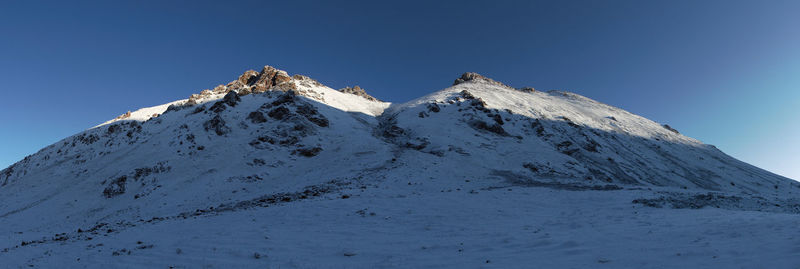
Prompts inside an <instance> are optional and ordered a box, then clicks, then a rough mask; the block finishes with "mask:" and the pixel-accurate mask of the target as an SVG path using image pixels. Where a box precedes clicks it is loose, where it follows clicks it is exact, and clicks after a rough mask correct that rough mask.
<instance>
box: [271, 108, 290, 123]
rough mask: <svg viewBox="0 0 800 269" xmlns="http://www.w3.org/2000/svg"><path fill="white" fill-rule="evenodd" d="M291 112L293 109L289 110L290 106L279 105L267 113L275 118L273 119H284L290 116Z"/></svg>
mask: <svg viewBox="0 0 800 269" xmlns="http://www.w3.org/2000/svg"><path fill="white" fill-rule="evenodd" d="M290 113H291V111H289V109H288V108H285V107H282V106H279V107H276V108H275V109H273V110H270V111H269V113H267V115H269V117H270V118H273V119H276V120H282V119H285V118H287V117H289V114H290Z"/></svg>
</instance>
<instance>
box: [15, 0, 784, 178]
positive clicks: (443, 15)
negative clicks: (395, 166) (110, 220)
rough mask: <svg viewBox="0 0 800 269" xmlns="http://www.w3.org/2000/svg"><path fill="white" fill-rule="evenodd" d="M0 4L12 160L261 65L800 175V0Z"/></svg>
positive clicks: (397, 97) (401, 97)
mask: <svg viewBox="0 0 800 269" xmlns="http://www.w3.org/2000/svg"><path fill="white" fill-rule="evenodd" d="M334 2H335V1H320V2H309V1H281V2H267V1H263V2H261V1H253V2H247V1H243V2H234V1H217V2H204V1H182V2H180V1H135V3H134V1H131V2H128V3H124V2H123V1H98V2H84V1H77V2H73V1H52V2H47V1H13V0H6V1H0V89H2V97H3V99H4V101H3V102H2V105H0V122H1V123H2V127H0V166H2V167H5V166H7V165H10V164H12V163H13V162H15V161H18V160H20V159H22V158H23V157H25V156H26V155H28V154H31V153H34V152H36V151H37V150H38V149H40V148H42V147H44V146H47V145H49V144H51V143H54V142H56V141H58V140H60V139H62V138H64V137H66V136H69V135H72V134H75V133H77V132H79V131H81V130H84V129H86V128H90V127H92V126H94V125H97V124H99V123H102V122H104V121H106V120H108V119H111V118H114V117H115V116H117V115H119V114H122V113H124V112H126V111H128V110H134V109H137V108H140V107H145V106H152V105H157V104H162V103H166V102H169V101H173V100H177V99H182V98H186V97H188V96H189V94H191V93H196V92H199V91H200V90H202V89H205V88H211V87H213V86H215V85H217V84H223V83H227V82H229V81H231V80H233V79H235V78H236V77H237V76H238V75H240V74H241V73H242V72H243V71H244V70H246V69H258V68H260V67H261V66H263V65H265V64H269V65H273V66H275V67H278V68H281V69H284V70H287V71H288V72H289V73H291V74H294V73H301V74H305V75H308V76H311V77H312V78H315V79H317V80H319V81H320V82H322V83H324V84H326V85H329V86H331V87H333V88H340V87H344V86H348V85H356V84H357V85H361V86H362V87H364V88H366V89H367V90H368V91H369V92H370V93H371V94H372V95H374V96H376V97H378V98H380V99H383V100H389V101H393V102H403V101H408V100H410V99H412V98H415V97H418V96H421V95H423V94H426V93H429V92H432V91H435V90H438V89H442V88H445V87H447V86H449V85H450V84H451V83H452V81H453V79H455V78H456V77H457V76H458V75H459V74H460V73H462V72H466V71H472V72H478V73H481V74H484V75H486V76H489V77H492V78H495V79H497V80H499V81H503V82H505V83H507V84H510V85H512V86H517V87H521V86H533V87H535V88H537V89H540V90H550V89H562V90H569V91H573V92H576V93H579V94H582V95H585V96H588V97H590V98H593V99H596V100H598V101H601V102H604V103H608V104H611V105H614V106H618V107H621V108H624V109H626V110H629V111H631V112H633V113H636V114H639V115H642V116H645V117H647V118H650V119H652V120H655V121H658V122H662V123H668V124H670V125H671V126H673V127H675V128H676V129H678V130H679V131H681V132H682V133H684V134H686V135H689V136H691V137H695V138H698V139H700V140H702V141H704V142H706V143H709V144H714V145H717V146H718V147H719V148H720V149H722V150H723V151H725V152H727V153H728V154H731V155H733V156H734V157H737V158H739V159H741V160H743V161H746V162H749V163H752V164H754V165H757V166H759V167H762V168H765V169H767V170H770V171H773V172H776V173H778V174H781V175H784V176H787V177H790V178H794V179H800V157H799V156H800V154H798V151H800V113H798V110H797V108H798V107H800V16H798V15H797V14H798V13H799V12H800V1H540V2H536V1H519V2H514V1H491V2H490V1H449V2H446V1H437V2H436V3H427V1H419V2H415V1H402V2H396V3H389V2H384V1H363V2H349V3H334Z"/></svg>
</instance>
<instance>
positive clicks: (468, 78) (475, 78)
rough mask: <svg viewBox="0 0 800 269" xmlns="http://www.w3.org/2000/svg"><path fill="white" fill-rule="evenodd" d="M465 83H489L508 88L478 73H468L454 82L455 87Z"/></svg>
mask: <svg viewBox="0 0 800 269" xmlns="http://www.w3.org/2000/svg"><path fill="white" fill-rule="evenodd" d="M465 82H481V83H489V84H495V85H500V86H505V87H508V86H507V85H505V84H503V83H500V82H497V81H495V80H493V79H491V78H487V77H484V76H482V75H480V74H478V73H473V72H467V73H464V74H461V77H459V78H457V79H456V81H454V82H453V86H455V85H458V84H461V83H465Z"/></svg>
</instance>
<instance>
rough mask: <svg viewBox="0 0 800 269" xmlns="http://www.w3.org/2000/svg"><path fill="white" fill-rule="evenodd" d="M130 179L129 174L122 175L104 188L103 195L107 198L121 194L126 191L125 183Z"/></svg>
mask: <svg viewBox="0 0 800 269" xmlns="http://www.w3.org/2000/svg"><path fill="white" fill-rule="evenodd" d="M127 181H128V177H127V176H121V177H118V178H116V179H114V180H113V181H111V183H109V184H108V186H107V187H106V188H105V189H104V190H103V195H104V196H105V197H106V198H111V197H114V196H117V195H120V194H123V193H125V183H126V182H127Z"/></svg>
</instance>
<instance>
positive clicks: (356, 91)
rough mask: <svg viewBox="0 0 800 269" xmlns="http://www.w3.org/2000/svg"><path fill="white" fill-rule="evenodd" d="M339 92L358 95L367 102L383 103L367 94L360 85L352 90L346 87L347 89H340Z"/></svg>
mask: <svg viewBox="0 0 800 269" xmlns="http://www.w3.org/2000/svg"><path fill="white" fill-rule="evenodd" d="M339 91H340V92H343V93H349V94H353V95H358V96H361V97H364V98H365V99H367V100H370V101H374V102H380V101H381V100H378V98H375V97H372V95H369V94H367V92H366V91H364V89H362V88H361V87H359V86H358V85H356V86H353V87H352V88H351V87H345V88H342V89H339Z"/></svg>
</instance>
